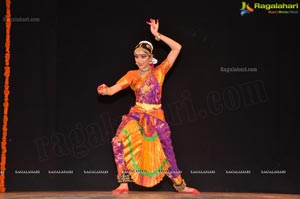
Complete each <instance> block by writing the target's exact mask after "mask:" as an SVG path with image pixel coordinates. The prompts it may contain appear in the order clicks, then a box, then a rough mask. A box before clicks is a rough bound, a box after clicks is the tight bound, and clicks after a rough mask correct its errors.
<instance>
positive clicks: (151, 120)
mask: <svg viewBox="0 0 300 199" xmlns="http://www.w3.org/2000/svg"><path fill="white" fill-rule="evenodd" d="M146 23H147V24H148V25H149V26H150V31H151V33H152V35H153V36H154V37H155V39H156V40H157V41H162V42H164V43H165V44H167V45H168V46H169V47H170V49H171V50H170V52H169V54H168V56H167V57H166V59H165V60H163V61H162V62H161V64H159V65H158V66H156V67H154V65H155V64H156V63H157V60H156V59H155V58H154V57H153V45H152V44H151V43H150V42H149V41H141V42H139V43H138V44H137V45H136V47H135V49H134V58H135V63H136V65H137V66H138V69H137V70H130V71H128V72H127V73H126V74H125V75H124V76H123V77H121V79H119V80H118V81H117V82H116V84H115V85H113V86H111V87H108V86H107V85H106V84H101V85H100V86H98V88H97V91H98V93H99V94H100V95H114V94H115V93H117V92H119V91H120V90H123V89H126V88H128V87H129V86H130V88H131V89H132V90H133V91H134V93H135V96H136V103H135V105H134V106H133V107H131V109H130V111H129V113H128V114H126V115H123V117H122V121H121V123H120V125H119V127H118V129H117V132H116V135H115V136H114V137H113V139H112V146H113V153H114V158H115V163H116V166H117V171H118V172H117V173H118V174H117V179H118V182H119V183H120V185H119V186H118V187H117V188H116V189H114V190H113V191H112V192H113V193H128V192H129V189H128V182H134V183H136V184H138V185H141V186H144V187H153V186H154V185H157V184H158V183H159V182H161V181H162V179H163V178H164V176H165V175H167V176H168V177H169V178H170V179H171V181H172V182H173V186H174V188H175V189H176V191H178V192H180V193H193V194H199V193H200V192H199V191H198V190H197V189H195V188H190V187H187V186H186V182H185V181H184V179H183V178H182V176H181V172H180V170H179V169H178V166H177V163H176V159H175V154H174V151H173V146H172V141H171V138H170V136H171V131H170V127H169V125H168V123H167V122H166V119H165V116H164V111H163V110H162V107H161V106H162V105H161V98H162V87H163V82H164V79H165V75H166V74H167V72H168V71H169V70H170V68H171V67H172V66H173V64H174V62H175V60H176V58H177V57H178V55H179V53H180V50H181V45H180V44H179V43H177V42H176V41H174V40H173V39H171V38H169V37H167V36H166V35H163V34H161V33H159V32H158V28H159V21H158V20H154V19H150V20H149V21H147V22H146Z"/></svg>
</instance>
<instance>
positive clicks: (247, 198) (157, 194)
mask: <svg viewBox="0 0 300 199" xmlns="http://www.w3.org/2000/svg"><path fill="white" fill-rule="evenodd" d="M25 198H26V199H33V198H34V199H79V198H80V199H115V198H128V199H196V198H201V199H300V194H274V193H270V194H268V193H224V192H202V193H201V194H199V195H193V194H180V193H177V192H162V191H151V192H149V191H148V192H147V191H131V192H130V193H128V194H112V193H111V192H104V191H57V192H56V191H55V192H9V193H0V199H25Z"/></svg>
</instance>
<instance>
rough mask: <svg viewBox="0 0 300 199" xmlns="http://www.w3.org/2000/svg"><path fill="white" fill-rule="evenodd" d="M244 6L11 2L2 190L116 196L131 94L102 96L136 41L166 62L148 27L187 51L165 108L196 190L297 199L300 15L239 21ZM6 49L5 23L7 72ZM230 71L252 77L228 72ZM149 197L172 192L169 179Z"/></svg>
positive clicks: (168, 85) (128, 61)
mask: <svg viewBox="0 0 300 199" xmlns="http://www.w3.org/2000/svg"><path fill="white" fill-rule="evenodd" d="M250 3H251V2H250ZM241 4H242V2H241V1H234V2H228V1H221V2H215V1H192V0H186V1H170V0H166V1H105V2H102V1H100V2H96V1H78V2H76V1H56V0H52V1H46V0H40V1H37V0H29V1H12V5H11V9H12V17H13V18H14V17H15V20H16V21H14V22H13V23H12V29H11V77H10V91H11V92H10V107H9V131H8V152H7V165H6V188H7V190H8V191H22V190H25V191H26V190H111V189H113V188H114V187H116V186H117V182H116V178H115V176H116V170H115V164H114V161H113V154H112V149H111V143H110V141H111V138H112V137H113V136H114V133H115V130H116V128H117V126H118V124H119V122H120V119H121V116H122V115H123V114H126V113H127V111H128V110H129V108H130V106H131V105H133V104H134V96H133V93H132V92H131V91H130V90H129V89H128V90H124V91H121V92H120V93H118V94H116V95H115V96H112V97H101V96H98V95H97V92H96V88H97V86H98V85H99V84H101V83H107V84H108V85H112V84H114V83H115V82H116V81H117V80H118V79H119V78H120V77H121V76H122V75H124V74H125V73H126V71H128V70H132V69H135V68H136V67H135V64H134V58H133V48H134V46H135V45H136V44H137V42H138V41H140V40H149V41H151V42H152V43H153V45H154V48H155V52H154V54H155V55H156V57H157V58H158V60H159V61H162V60H163V59H164V58H165V56H166V55H167V53H168V50H169V49H168V48H167V47H166V46H165V45H164V44H162V43H161V42H156V41H155V40H154V39H153V36H152V35H151V34H150V32H149V27H148V25H147V24H146V23H145V22H146V21H147V20H148V19H149V18H150V17H151V18H159V20H160V29H159V31H160V32H161V33H162V34H165V35H167V36H170V37H171V38H174V39H175V40H177V41H178V42H179V43H181V44H182V45H183V49H182V53H181V54H180V56H179V58H178V60H177V62H176V63H175V65H174V67H173V68H172V70H171V71H170V72H169V74H168V76H167V78H166V81H165V84H164V90H163V92H164V93H163V108H164V110H165V113H166V117H167V120H168V122H169V124H170V127H171V130H172V140H173V146H174V150H175V153H176V158H177V162H178V165H179V168H180V170H181V171H182V175H183V177H184V178H185V180H186V181H187V183H188V184H189V185H190V186H194V187H197V188H199V189H200V190H201V191H228V192H278V193H299V186H300V183H299V177H300V175H299V169H298V168H299V166H300V164H299V153H298V151H299V136H298V134H299V131H298V130H299V128H298V126H296V119H295V117H294V116H295V114H296V111H295V107H296V98H295V97H296V96H295V95H296V92H297V91H296V85H295V83H296V72H295V68H296V66H299V61H298V59H297V57H296V56H299V39H298V38H299V31H298V29H296V28H297V26H298V23H299V20H298V14H285V15H283V14H278V15H270V14H267V13H265V12H263V11H259V10H256V11H255V12H253V13H251V14H248V15H245V16H241V15H240V8H241ZM4 6H5V2H4V0H3V1H1V6H0V8H1V19H2V18H3V16H4V11H5V7H4ZM16 18H21V19H24V20H25V21H24V20H23V21H22V22H21V21H17V19H16ZM26 20H27V21H26ZM4 39H5V23H4V20H2V22H1V53H0V55H1V62H0V63H1V74H3V65H4ZM232 67H236V68H243V67H247V68H255V69H256V70H257V71H256V72H224V71H223V69H224V68H232ZM1 87H2V88H3V78H1ZM1 100H3V92H1ZM1 110H2V108H1ZM1 112H2V111H1ZM91 171H92V172H94V173H91ZM130 186H131V188H132V189H135V190H140V189H143V188H141V187H139V186H136V185H130ZM152 189H153V190H173V189H172V186H171V182H170V180H169V179H167V178H165V179H164V181H163V182H162V183H160V184H159V185H157V186H155V187H153V188H152Z"/></svg>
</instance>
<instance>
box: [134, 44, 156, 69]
mask: <svg viewBox="0 0 300 199" xmlns="http://www.w3.org/2000/svg"><path fill="white" fill-rule="evenodd" d="M134 59H135V63H136V65H137V66H138V67H139V68H140V69H144V68H146V67H148V66H150V62H151V60H152V55H150V54H149V52H147V51H146V50H143V49H142V48H138V49H136V50H135V51H134Z"/></svg>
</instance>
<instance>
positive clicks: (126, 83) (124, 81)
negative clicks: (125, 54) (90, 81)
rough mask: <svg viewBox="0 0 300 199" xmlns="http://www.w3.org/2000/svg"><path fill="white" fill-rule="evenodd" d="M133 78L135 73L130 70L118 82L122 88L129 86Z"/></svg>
mask: <svg viewBox="0 0 300 199" xmlns="http://www.w3.org/2000/svg"><path fill="white" fill-rule="evenodd" d="M132 80H133V75H132V73H131V71H128V72H127V73H126V74H125V75H124V76H123V77H121V78H120V79H119V80H118V81H117V83H116V84H119V85H120V86H121V88H122V89H125V88H127V87H128V86H130V84H131V82H132Z"/></svg>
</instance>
